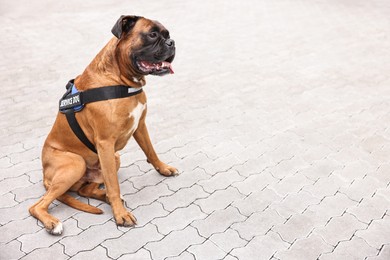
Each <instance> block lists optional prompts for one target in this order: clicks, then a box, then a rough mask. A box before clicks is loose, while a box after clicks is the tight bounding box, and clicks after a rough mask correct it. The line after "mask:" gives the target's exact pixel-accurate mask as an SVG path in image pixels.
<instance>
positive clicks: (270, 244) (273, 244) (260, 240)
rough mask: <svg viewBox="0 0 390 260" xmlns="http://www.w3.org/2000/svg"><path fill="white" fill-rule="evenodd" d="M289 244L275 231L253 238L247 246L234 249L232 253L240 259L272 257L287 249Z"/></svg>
mask: <svg viewBox="0 0 390 260" xmlns="http://www.w3.org/2000/svg"><path fill="white" fill-rule="evenodd" d="M288 247H289V244H288V243H286V242H284V241H283V240H281V239H280V237H279V236H278V235H277V234H276V233H274V232H269V233H267V234H266V235H264V236H257V237H255V238H253V239H252V240H251V241H250V242H249V243H248V244H247V245H246V246H245V247H242V248H236V249H233V250H232V252H231V253H230V254H231V255H233V256H235V257H237V258H238V259H259V258H260V259H270V258H271V257H272V256H273V255H274V254H275V253H276V252H278V251H280V250H284V249H287V248H288Z"/></svg>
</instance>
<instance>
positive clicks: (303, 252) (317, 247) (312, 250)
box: [275, 235, 333, 259]
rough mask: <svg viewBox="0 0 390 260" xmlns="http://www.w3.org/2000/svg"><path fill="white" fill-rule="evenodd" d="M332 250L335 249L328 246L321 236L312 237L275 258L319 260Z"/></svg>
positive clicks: (302, 240)
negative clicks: (324, 253)
mask: <svg viewBox="0 0 390 260" xmlns="http://www.w3.org/2000/svg"><path fill="white" fill-rule="evenodd" d="M332 249H333V247H332V246H330V245H328V244H326V243H325V242H324V241H323V240H322V239H321V237H320V236H318V235H311V236H309V237H308V238H304V239H299V240H297V241H295V242H294V244H293V245H292V246H291V247H290V248H289V250H283V251H279V252H277V253H276V254H275V257H276V258H279V259H318V257H319V256H320V255H321V253H322V252H331V251H332Z"/></svg>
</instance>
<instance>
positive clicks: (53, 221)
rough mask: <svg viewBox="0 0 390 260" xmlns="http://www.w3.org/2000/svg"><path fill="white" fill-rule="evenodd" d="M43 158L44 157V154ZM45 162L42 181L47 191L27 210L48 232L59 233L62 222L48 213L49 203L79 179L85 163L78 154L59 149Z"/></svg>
mask: <svg viewBox="0 0 390 260" xmlns="http://www.w3.org/2000/svg"><path fill="white" fill-rule="evenodd" d="M43 159H45V155H44V154H43ZM46 159H47V158H46ZM46 162H47V164H46V165H44V176H45V180H44V183H45V187H46V189H47V191H46V193H45V195H43V197H42V198H41V199H40V200H39V201H38V202H36V203H35V204H34V205H32V206H31V207H30V209H29V212H30V214H31V215H32V216H34V217H35V218H37V219H38V220H39V221H41V222H42V224H43V225H44V226H45V228H46V230H47V231H48V232H49V233H50V234H53V235H60V234H61V233H62V231H63V227H62V223H61V222H60V221H59V220H58V219H57V218H55V217H54V216H52V215H50V214H49V213H48V208H49V205H50V204H51V203H52V202H53V201H54V200H55V199H57V198H58V197H60V196H61V195H63V194H64V193H65V192H66V191H68V190H69V188H70V187H71V186H72V185H73V184H75V183H76V182H77V181H78V180H80V178H81V177H82V176H83V175H84V173H85V170H86V165H85V161H84V159H83V158H82V157H80V156H79V155H76V154H72V153H64V152H60V151H52V152H51V153H50V158H49V160H46Z"/></svg>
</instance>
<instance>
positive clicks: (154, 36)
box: [149, 32, 158, 38]
mask: <svg viewBox="0 0 390 260" xmlns="http://www.w3.org/2000/svg"><path fill="white" fill-rule="evenodd" d="M157 36H158V34H157V33H156V32H151V33H149V37H150V38H156V37H157Z"/></svg>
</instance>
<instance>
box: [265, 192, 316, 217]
mask: <svg viewBox="0 0 390 260" xmlns="http://www.w3.org/2000/svg"><path fill="white" fill-rule="evenodd" d="M319 202H320V199H319V198H316V197H314V196H313V195H311V194H310V193H308V192H305V191H301V192H299V193H296V194H294V193H292V194H289V195H287V197H286V198H284V199H283V200H282V201H280V202H275V203H272V204H271V205H270V208H272V209H274V210H276V211H277V212H278V214H279V215H281V216H283V217H284V218H286V219H287V218H289V217H290V216H291V215H293V214H296V213H302V212H303V211H304V210H305V209H306V208H307V207H309V206H310V205H315V204H318V203H319Z"/></svg>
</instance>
